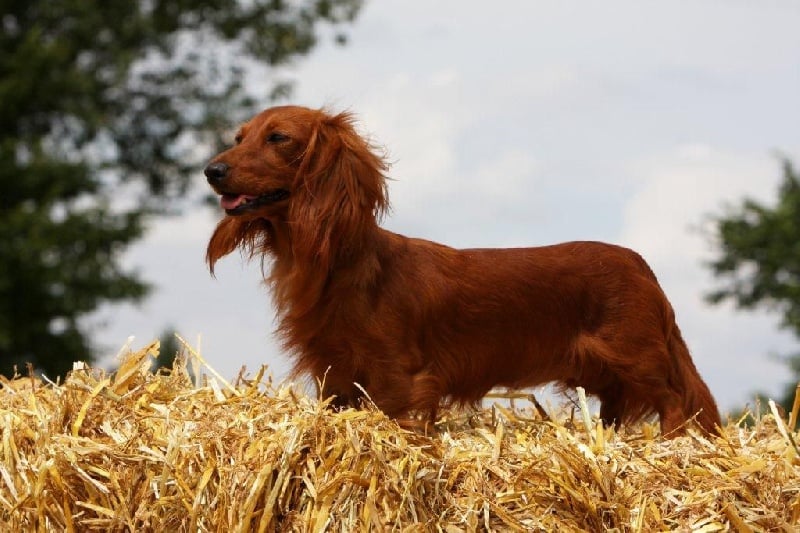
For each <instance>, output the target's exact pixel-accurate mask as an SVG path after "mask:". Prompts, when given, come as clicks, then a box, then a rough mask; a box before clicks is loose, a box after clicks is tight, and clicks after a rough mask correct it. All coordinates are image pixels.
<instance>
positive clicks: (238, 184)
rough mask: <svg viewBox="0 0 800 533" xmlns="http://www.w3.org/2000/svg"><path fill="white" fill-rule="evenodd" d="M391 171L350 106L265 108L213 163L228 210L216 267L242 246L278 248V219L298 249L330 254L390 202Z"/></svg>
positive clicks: (214, 181) (217, 240)
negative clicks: (359, 129)
mask: <svg viewBox="0 0 800 533" xmlns="http://www.w3.org/2000/svg"><path fill="white" fill-rule="evenodd" d="M385 170H386V165H385V163H384V161H383V159H382V158H381V157H379V156H378V155H376V154H375V152H374V150H373V149H372V147H371V146H370V145H369V144H368V143H367V142H366V141H365V140H364V139H363V138H361V137H360V136H359V135H358V134H357V133H356V132H355V129H354V128H353V122H352V117H351V116H350V115H349V114H347V113H340V114H337V115H330V114H328V113H326V112H324V111H321V110H315V109H308V108H305V107H297V106H282V107H273V108H271V109H267V110H266V111H263V112H262V113H260V114H258V115H256V116H255V117H254V118H253V119H251V120H250V121H249V122H247V123H246V124H244V125H243V126H242V127H241V128H240V129H239V131H238V133H237V135H236V144H235V145H234V146H233V147H231V148H230V149H228V150H226V151H224V152H222V153H221V154H219V155H218V156H216V157H215V158H214V159H213V160H212V161H211V162H210V163H209V164H208V166H207V167H206V168H205V175H206V178H207V180H208V183H209V184H210V185H211V187H212V188H213V189H214V191H215V192H216V193H217V194H219V195H220V205H221V206H222V208H223V209H224V210H225V213H226V215H227V216H226V217H225V218H224V219H223V220H222V221H221V222H220V224H219V225H218V226H217V229H216V231H215V232H214V235H213V236H212V238H211V241H210V242H209V246H208V254H207V260H208V263H209V266H210V267H211V269H212V271H213V267H214V263H215V262H216V261H217V260H218V259H219V258H220V257H222V256H224V255H226V254H228V253H230V252H231V251H233V250H234V249H236V248H237V247H239V246H242V245H243V246H245V247H246V248H248V249H249V250H250V252H251V254H257V253H265V252H268V251H270V250H272V244H273V242H272V241H273V240H274V239H275V238H276V236H275V233H274V232H275V231H278V230H277V227H278V226H280V227H281V228H284V229H285V230H286V232H287V237H288V239H289V241H290V244H291V247H292V251H293V254H294V255H295V256H298V255H299V256H301V257H304V258H307V259H308V258H316V259H320V260H324V261H329V260H330V259H331V257H333V256H334V255H336V254H337V253H339V251H341V250H346V249H347V248H348V247H349V246H350V245H353V244H355V243H356V241H357V240H358V237H359V236H358V233H359V231H360V230H363V228H364V227H365V225H369V223H370V221H371V222H372V223H373V224H374V222H375V217H376V216H377V215H378V214H380V213H381V212H383V211H384V210H385V209H386V208H387V207H388V199H387V195H386V178H385V176H384V172H385Z"/></svg>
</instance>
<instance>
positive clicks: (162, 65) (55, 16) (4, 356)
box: [0, 0, 362, 378]
mask: <svg viewBox="0 0 800 533" xmlns="http://www.w3.org/2000/svg"><path fill="white" fill-rule="evenodd" d="M361 3H362V0H297V1H294V2H291V1H282V0H247V1H245V0H196V1H192V2H187V1H181V0H152V1H144V0H140V1H135V0H105V1H103V2H99V1H93V0H27V1H25V2H18V1H2V2H1V4H2V19H0V24H2V27H1V28H0V123H2V124H3V127H2V129H0V373H3V374H6V375H8V374H11V373H12V372H13V365H15V364H17V365H18V364H21V363H24V362H31V363H34V365H35V366H36V367H37V368H38V369H39V370H41V371H44V372H45V373H46V374H48V375H49V376H50V377H51V378H54V377H55V376H57V375H61V374H63V373H64V372H65V371H66V370H68V369H69V368H70V367H71V364H72V361H73V360H78V359H82V360H91V359H92V346H91V343H90V341H89V338H90V332H89V331H88V326H87V325H86V324H85V323H84V318H85V317H86V316H87V315H88V314H89V313H91V312H93V311H95V310H96V309H97V308H98V307H99V306H100V305H101V304H104V303H108V302H118V301H126V300H129V301H137V300H140V299H141V298H143V297H144V296H145V295H146V294H147V291H148V286H147V284H146V283H145V282H144V281H143V280H142V279H141V276H140V275H139V274H138V273H137V272H135V271H132V270H130V269H125V268H123V266H122V265H121V264H120V261H119V259H120V254H121V252H123V251H124V250H125V249H126V247H128V246H129V245H130V244H131V243H133V242H135V241H136V240H137V239H139V238H140V237H141V236H142V235H143V232H144V230H145V227H146V223H147V221H148V220H149V219H150V218H151V217H152V216H154V215H157V214H163V213H168V212H176V211H177V210H178V207H179V199H180V198H181V197H182V196H183V195H184V194H185V193H186V191H187V187H188V183H189V182H188V178H189V176H191V175H193V174H196V173H198V172H199V167H200V165H201V164H202V161H203V159H205V157H206V156H207V154H209V153H214V151H215V150H216V149H217V147H218V146H219V145H220V144H221V139H220V136H221V134H222V132H224V131H225V130H226V128H228V127H230V126H231V125H233V124H235V123H237V122H240V121H242V120H243V119H244V118H246V117H248V116H249V115H251V114H252V113H253V112H254V110H255V108H256V107H260V106H263V105H264V104H265V102H266V101H267V100H269V99H271V98H274V97H276V96H278V95H284V94H286V93H287V92H288V91H289V90H290V88H291V85H290V84H289V83H287V82H286V81H285V80H281V79H277V78H275V77H274V76H273V79H272V81H271V82H270V86H269V87H268V88H261V89H259V94H258V95H257V96H253V95H251V94H249V93H248V92H247V91H246V90H245V89H244V86H243V85H244V78H245V74H246V72H247V68H250V67H255V66H256V65H265V66H266V67H272V66H276V65H280V64H284V63H287V62H290V61H292V60H293V59H295V58H297V57H299V56H301V55H303V54H306V53H308V52H309V51H310V50H311V49H312V48H313V46H314V45H315V43H316V40H317V35H318V34H319V32H320V31H321V28H320V24H327V25H328V26H330V27H331V28H334V29H336V31H337V32H339V33H338V34H336V35H335V37H334V38H335V39H336V40H337V41H340V42H343V41H344V37H343V35H342V34H341V31H340V30H338V29H337V28H341V27H342V24H344V23H347V22H351V21H353V20H354V18H355V16H356V15H357V13H358V11H359V9H360V7H361ZM248 65H249V67H247V68H246V66H248ZM198 147H207V149H203V150H198Z"/></svg>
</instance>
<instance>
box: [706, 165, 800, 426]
mask: <svg viewBox="0 0 800 533" xmlns="http://www.w3.org/2000/svg"><path fill="white" fill-rule="evenodd" d="M714 226H715V233H716V238H717V241H718V245H719V249H720V253H719V255H718V257H717V258H716V259H715V260H713V261H712V262H711V263H710V265H709V266H710V268H711V270H712V271H713V273H714V274H715V275H716V276H717V278H719V279H720V280H721V282H722V284H721V286H720V287H719V288H717V289H716V290H714V291H713V292H711V293H710V294H709V295H708V300H709V301H710V302H712V303H719V302H722V301H724V300H731V301H733V302H734V303H735V304H736V306H737V307H739V308H742V309H753V308H756V307H766V308H767V309H770V310H772V311H777V312H779V313H780V314H781V325H782V326H783V327H784V328H787V329H789V330H791V331H792V332H793V333H794V334H795V335H796V336H797V337H799V338H800V176H798V173H797V171H796V170H795V168H794V167H793V165H792V163H791V162H790V161H788V160H784V161H783V181H782V183H781V185H780V189H779V194H778V201H777V203H776V204H775V205H774V206H770V205H764V204H762V203H759V202H756V201H755V200H752V199H745V200H744V201H743V202H742V204H741V205H740V206H737V207H735V208H732V209H729V210H728V212H727V213H726V214H725V215H723V216H720V217H719V218H716V219H715V220H714ZM785 362H786V363H787V366H788V367H789V370H790V371H791V373H792V375H793V376H794V381H793V382H792V383H789V384H788V385H787V386H786V389H785V392H784V396H783V398H781V402H780V403H781V404H782V405H783V406H784V408H786V409H787V410H790V409H791V407H792V402H793V401H794V396H795V387H796V384H797V382H798V381H800V354H795V355H791V356H788V357H787V358H786V361H785Z"/></svg>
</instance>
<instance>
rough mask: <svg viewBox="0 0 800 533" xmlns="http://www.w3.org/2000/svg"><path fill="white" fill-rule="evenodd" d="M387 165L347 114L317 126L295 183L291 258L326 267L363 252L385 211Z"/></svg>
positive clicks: (329, 118) (329, 119)
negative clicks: (370, 233)
mask: <svg viewBox="0 0 800 533" xmlns="http://www.w3.org/2000/svg"><path fill="white" fill-rule="evenodd" d="M386 170H387V165H386V163H385V162H384V160H383V158H381V157H380V156H378V155H377V154H376V153H375V150H374V149H373V147H371V146H370V145H369V144H368V143H367V142H366V141H365V140H364V139H363V138H361V137H360V136H359V135H358V134H357V133H356V131H355V129H354V128H353V119H352V117H351V116H350V115H349V114H347V113H341V114H338V115H335V116H331V117H325V118H322V119H321V120H320V122H319V123H318V124H317V125H316V126H315V128H314V130H313V132H312V134H311V138H310V139H309V142H308V145H307V147H306V151H305V154H304V156H303V160H302V162H301V165H300V168H299V170H298V172H297V176H296V178H295V187H294V190H293V192H292V199H291V201H290V208H289V221H290V224H291V232H292V248H293V251H294V255H295V257H302V258H303V259H304V260H312V261H314V262H315V263H317V264H318V265H323V266H329V265H330V264H331V262H332V261H334V260H335V259H337V258H341V257H344V256H347V255H349V254H351V253H353V252H354V251H358V250H361V249H363V241H364V239H365V237H366V236H367V235H368V234H369V232H370V230H371V229H372V228H374V227H375V226H376V225H377V218H378V217H380V215H382V214H383V213H384V212H385V211H386V210H387V209H388V207H389V200H388V196H387V191H386V177H385V175H384V173H385V172H386Z"/></svg>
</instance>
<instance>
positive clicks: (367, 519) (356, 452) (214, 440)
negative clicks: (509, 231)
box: [0, 343, 800, 532]
mask: <svg viewBox="0 0 800 533" xmlns="http://www.w3.org/2000/svg"><path fill="white" fill-rule="evenodd" d="M157 352H158V345H157V343H154V344H153V345H151V346H148V347H147V348H145V349H144V350H141V351H139V352H136V353H131V354H128V356H127V357H126V358H125V359H124V360H123V361H122V364H121V366H120V369H119V370H118V371H117V372H116V373H114V374H106V373H104V372H102V371H100V370H96V369H89V368H78V369H76V370H74V371H73V372H72V373H71V374H70V376H69V377H68V378H67V380H66V381H65V382H64V383H63V384H61V385H55V384H52V383H45V382H43V381H41V380H40V379H38V378H32V377H27V378H21V379H16V380H13V381H9V380H4V381H2V388H0V420H2V435H1V436H0V438H1V439H2V442H1V443H0V447H1V449H0V453H2V457H1V458H0V529H2V530H3V531H34V530H39V531H192V532H194V531H277V530H280V531H284V530H286V531H361V530H371V531H437V530H438V531H447V532H456V531H476V530H481V531H482V530H491V531H532V530H533V531H538V530H541V531H579V530H584V531H585V530H589V531H601V530H616V531H655V530H667V529H669V530H675V529H677V530H686V531H688V530H693V531H703V532H710V531H723V530H734V531H797V528H798V523H799V522H798V521H799V519H800V459H798V453H797V447H796V446H795V442H796V439H797V433H795V432H794V429H793V428H794V424H795V422H796V418H797V411H798V409H797V408H796V409H795V410H794V411H793V413H792V416H791V417H790V420H789V421H788V423H787V422H786V421H784V420H783V419H781V418H780V416H778V413H777V411H775V412H774V414H772V415H767V416H764V417H763V418H760V419H759V420H757V421H756V422H755V425H754V426H752V427H749V428H747V427H740V426H737V425H736V424H735V423H730V424H729V425H728V426H727V427H726V428H725V430H724V431H725V436H724V437H723V438H706V437H703V436H700V435H699V434H696V433H691V434H690V435H689V436H686V437H680V438H677V439H674V440H669V441H666V440H663V439H661V438H660V437H659V436H657V435H655V433H656V431H655V429H654V426H652V425H650V424H643V425H640V426H635V427H632V428H629V429H627V430H623V431H622V432H620V433H615V432H614V431H613V429H604V428H603V427H602V426H601V425H600V424H599V423H598V422H597V420H596V419H594V418H591V417H589V415H588V409H587V408H586V404H585V402H581V405H582V407H583V409H581V415H582V416H581V417H579V418H578V419H577V420H572V419H566V420H561V421H552V420H547V421H545V420H542V419H541V418H540V417H538V416H537V415H535V414H532V412H529V410H519V409H514V408H508V407H502V406H500V405H495V406H493V407H491V408H489V409H484V410H481V411H477V412H470V413H463V412H461V413H459V412H448V413H447V414H446V416H445V419H444V420H443V421H441V422H440V423H439V424H438V425H437V428H436V432H435V433H434V434H432V435H428V436H426V435H422V434H419V433H414V432H409V431H405V430H402V429H400V428H399V427H398V426H397V425H396V423H395V422H394V421H392V420H390V419H387V418H386V417H385V416H384V415H383V414H382V413H380V412H378V411H376V410H374V409H371V410H370V409H366V410H347V411H342V412H334V411H332V410H329V409H327V408H326V407H325V404H324V402H319V401H317V400H315V399H312V398H309V397H307V396H306V395H304V394H301V393H298V392H296V391H295V390H294V389H293V388H291V387H290V386H280V387H274V386H273V385H272V384H271V382H270V381H269V380H265V379H264V378H263V370H262V372H260V373H259V374H258V375H257V376H255V377H254V378H252V379H241V378H240V379H239V381H238V383H236V384H235V385H230V384H228V383H227V382H225V381H224V380H223V379H221V378H220V377H219V376H217V377H216V378H206V379H204V380H202V384H195V383H193V382H192V379H191V378H190V377H189V374H188V372H187V370H186V364H185V362H181V363H179V364H176V366H175V368H174V369H173V370H172V371H171V372H160V373H157V374H153V373H152V372H151V371H150V370H149V368H150V364H151V360H152V356H153V355H156V354H157ZM195 355H196V354H195ZM207 370H208V369H207ZM212 373H213V371H212Z"/></svg>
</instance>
